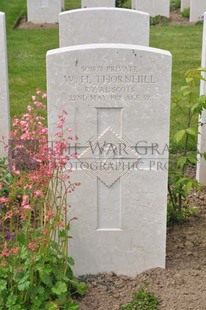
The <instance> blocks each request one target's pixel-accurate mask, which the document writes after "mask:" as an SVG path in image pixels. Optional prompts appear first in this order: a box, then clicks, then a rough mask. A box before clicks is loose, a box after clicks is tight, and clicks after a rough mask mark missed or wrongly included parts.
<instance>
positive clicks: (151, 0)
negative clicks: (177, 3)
mask: <svg viewBox="0 0 206 310" xmlns="http://www.w3.org/2000/svg"><path fill="white" fill-rule="evenodd" d="M132 9H134V10H139V11H143V12H147V13H149V15H150V16H152V17H154V16H157V15H161V16H165V17H168V18H169V15H170V1H169V0H132Z"/></svg>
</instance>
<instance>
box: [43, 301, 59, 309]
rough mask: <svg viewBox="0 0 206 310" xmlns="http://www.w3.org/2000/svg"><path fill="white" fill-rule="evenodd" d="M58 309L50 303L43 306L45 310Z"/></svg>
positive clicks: (54, 304)
mask: <svg viewBox="0 0 206 310" xmlns="http://www.w3.org/2000/svg"><path fill="white" fill-rule="evenodd" d="M58 309H59V307H58V305H57V304H56V303H55V302H52V301H50V302H48V303H47V304H46V306H45V310H58Z"/></svg>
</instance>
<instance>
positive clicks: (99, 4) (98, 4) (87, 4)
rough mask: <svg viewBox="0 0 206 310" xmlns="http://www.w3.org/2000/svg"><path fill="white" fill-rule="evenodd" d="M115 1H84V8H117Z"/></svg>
mask: <svg viewBox="0 0 206 310" xmlns="http://www.w3.org/2000/svg"><path fill="white" fill-rule="evenodd" d="M115 2H116V1H115V0H82V2H81V7H82V8H92V7H113V8H114V7H115Z"/></svg>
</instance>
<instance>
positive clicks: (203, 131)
mask: <svg viewBox="0 0 206 310" xmlns="http://www.w3.org/2000/svg"><path fill="white" fill-rule="evenodd" d="M201 66H202V67H204V68H205V67H206V13H204V26H203V35H202V62H201ZM202 75H203V76H204V78H206V74H205V73H202ZM200 95H206V82H204V81H201V82H200ZM200 122H201V123H203V124H204V125H203V126H199V130H198V131H199V132H200V135H199V136H198V151H199V152H200V153H205V152H206V125H205V123H206V111H205V110H204V111H203V113H202V116H201V118H200ZM196 178H197V180H198V182H200V184H202V185H206V160H205V159H204V158H202V157H201V156H200V155H198V162H197V172H196Z"/></svg>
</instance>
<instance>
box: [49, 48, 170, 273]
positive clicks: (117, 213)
mask: <svg viewBox="0 0 206 310" xmlns="http://www.w3.org/2000/svg"><path fill="white" fill-rule="evenodd" d="M170 87H171V55H170V53H169V52H166V51H162V50H157V49H152V48H148V47H142V46H136V45H126V44H91V45H81V46H73V47H65V48H60V49H57V50H53V51H49V52H48V54H47V91H48V122H49V136H50V139H52V137H54V132H55V126H56V124H57V122H58V115H59V114H60V113H61V110H63V109H64V110H66V111H68V113H69V124H68V127H72V129H73V132H74V134H75V135H77V136H78V143H79V144H78V146H79V147H78V153H79V154H80V156H79V161H76V162H75V161H71V162H69V163H68V168H72V169H73V172H72V179H73V180H74V181H78V182H81V186H80V187H79V188H78V189H77V190H76V192H75V194H74V195H70V197H69V201H70V204H71V205H72V208H70V209H69V210H70V217H73V216H75V217H77V218H78V220H76V221H75V222H73V223H72V231H71V234H72V236H73V239H72V240H71V241H70V245H69V252H70V254H71V256H73V257H74V259H75V262H76V264H75V269H74V270H75V273H76V274H77V275H83V274H96V273H99V272H112V271H113V272H115V273H117V274H125V275H130V276H135V275H136V274H137V273H140V272H142V271H144V270H147V269H150V268H153V267H163V268H164V267H165V244H166V209H167V208H166V206H167V162H168V152H167V147H166V145H167V144H168V141H169V114H170ZM123 170H126V172H128V173H125V174H122V172H124V171H123ZM110 180H112V181H111V182H109V181H110Z"/></svg>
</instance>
